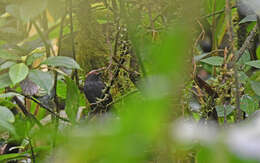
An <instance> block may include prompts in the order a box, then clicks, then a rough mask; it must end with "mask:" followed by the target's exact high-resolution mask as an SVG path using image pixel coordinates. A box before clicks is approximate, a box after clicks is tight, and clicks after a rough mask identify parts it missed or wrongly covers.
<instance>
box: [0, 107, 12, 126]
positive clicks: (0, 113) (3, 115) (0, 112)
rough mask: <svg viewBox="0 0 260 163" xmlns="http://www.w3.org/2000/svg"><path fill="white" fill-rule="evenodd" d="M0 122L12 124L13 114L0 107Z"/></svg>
mask: <svg viewBox="0 0 260 163" xmlns="http://www.w3.org/2000/svg"><path fill="white" fill-rule="evenodd" d="M0 120H3V121H6V122H9V123H14V121H15V118H14V115H13V113H12V112H11V111H10V110H9V109H8V108H6V107H4V106H0Z"/></svg>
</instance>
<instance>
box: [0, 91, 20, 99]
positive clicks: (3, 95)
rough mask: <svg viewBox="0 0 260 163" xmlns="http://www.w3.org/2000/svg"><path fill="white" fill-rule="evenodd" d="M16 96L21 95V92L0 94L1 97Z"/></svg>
mask: <svg viewBox="0 0 260 163" xmlns="http://www.w3.org/2000/svg"><path fill="white" fill-rule="evenodd" d="M14 96H20V94H18V93H14V92H8V93H4V94H0V98H9V97H14Z"/></svg>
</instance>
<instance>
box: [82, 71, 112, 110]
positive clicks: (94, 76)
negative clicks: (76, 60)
mask: <svg viewBox="0 0 260 163" xmlns="http://www.w3.org/2000/svg"><path fill="white" fill-rule="evenodd" d="M101 70H102V69H98V70H92V71H90V72H89V73H88V74H87V75H86V80H85V84H84V93H85V96H86V98H87V99H88V101H89V103H90V106H91V112H94V113H98V112H104V111H107V110H109V106H108V104H110V103H111V102H112V96H111V94H110V93H109V92H107V93H105V92H104V89H105V84H104V82H103V81H102V79H101V77H100V75H101V72H100V71H101Z"/></svg>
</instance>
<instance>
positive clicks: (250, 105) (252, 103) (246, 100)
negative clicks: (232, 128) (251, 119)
mask: <svg viewBox="0 0 260 163" xmlns="http://www.w3.org/2000/svg"><path fill="white" fill-rule="evenodd" d="M257 108H258V102H257V101H256V100H255V99H253V98H252V97H250V96H249V95H243V96H242V97H241V110H243V111H244V112H246V113H247V114H248V115H251V114H252V113H254V112H255V111H256V110H257Z"/></svg>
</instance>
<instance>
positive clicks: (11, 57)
mask: <svg viewBox="0 0 260 163" xmlns="http://www.w3.org/2000/svg"><path fill="white" fill-rule="evenodd" d="M0 58H2V59H8V60H20V59H21V57H19V56H18V55H15V54H11V53H8V52H7V51H5V50H3V49H0Z"/></svg>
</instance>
